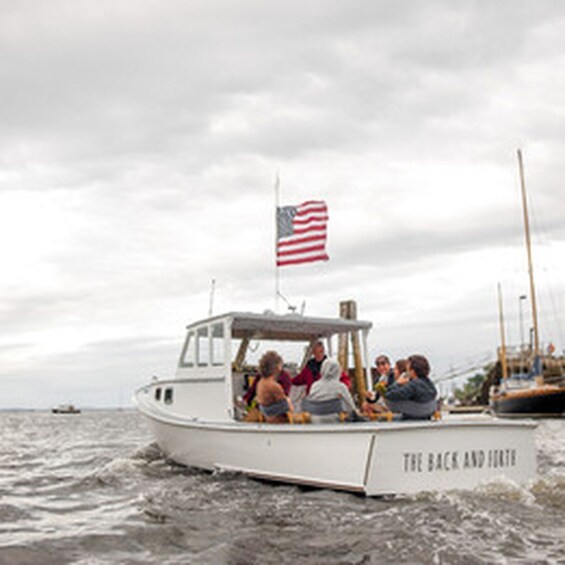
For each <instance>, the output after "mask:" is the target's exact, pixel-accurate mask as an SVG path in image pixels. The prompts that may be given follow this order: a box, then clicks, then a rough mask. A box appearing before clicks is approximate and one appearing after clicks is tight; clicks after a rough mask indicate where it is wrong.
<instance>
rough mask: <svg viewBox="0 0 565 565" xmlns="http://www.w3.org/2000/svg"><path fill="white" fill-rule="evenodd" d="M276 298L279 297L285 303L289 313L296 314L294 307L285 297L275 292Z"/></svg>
mask: <svg viewBox="0 0 565 565" xmlns="http://www.w3.org/2000/svg"><path fill="white" fill-rule="evenodd" d="M277 296H280V297H281V298H282V299H283V300H284V302H285V303H286V305H287V307H288V309H289V311H290V312H292V313H293V314H294V312H296V306H294V305H293V304H291V303H290V302H289V301H288V300H287V299H286V296H284V295H283V294H282V293H281V292H280V291H277Z"/></svg>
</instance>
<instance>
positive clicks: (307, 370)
mask: <svg viewBox="0 0 565 565" xmlns="http://www.w3.org/2000/svg"><path fill="white" fill-rule="evenodd" d="M326 357H327V356H326V348H325V347H324V344H323V342H321V341H317V342H316V343H315V344H314V346H313V347H312V358H311V359H310V360H309V361H308V362H307V363H306V365H304V368H303V369H302V371H300V373H298V375H296V377H294V378H293V379H292V384H293V386H301V385H306V394H308V393H309V392H310V387H311V386H312V385H313V384H314V383H315V382H316V381H317V380H318V379H319V378H320V367H321V366H322V363H323V362H324V360H325V359H326ZM339 380H340V381H341V382H342V383H343V384H344V385H345V386H346V387H347V388H351V380H350V378H349V377H348V375H347V374H346V373H343V372H342V373H341V377H340V379H339Z"/></svg>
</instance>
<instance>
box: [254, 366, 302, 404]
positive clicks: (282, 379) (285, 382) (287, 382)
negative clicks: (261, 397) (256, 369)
mask: <svg viewBox="0 0 565 565" xmlns="http://www.w3.org/2000/svg"><path fill="white" fill-rule="evenodd" d="M260 377H261V375H257V376H256V377H251V378H252V379H253V381H252V382H251V384H250V385H249V388H248V389H247V392H246V393H245V394H244V395H243V401H244V402H245V404H246V406H248V407H250V406H252V405H253V401H254V400H255V397H256V395H257V383H258V382H259V379H260ZM277 382H278V383H279V384H280V385H281V386H282V388H283V391H284V394H285V396H288V395H289V394H290V387H291V386H292V381H291V376H290V375H289V374H288V373H287V372H286V371H285V370H284V369H283V370H282V371H281V372H280V373H279V374H278V376H277Z"/></svg>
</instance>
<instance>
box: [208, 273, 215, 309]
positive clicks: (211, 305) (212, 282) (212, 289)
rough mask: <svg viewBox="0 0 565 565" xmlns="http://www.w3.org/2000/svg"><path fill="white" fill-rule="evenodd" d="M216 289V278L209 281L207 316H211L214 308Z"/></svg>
mask: <svg viewBox="0 0 565 565" xmlns="http://www.w3.org/2000/svg"><path fill="white" fill-rule="evenodd" d="M215 290H216V279H212V280H211V281H210V307H209V308H208V317H210V318H211V317H212V311H213V310H214V291H215Z"/></svg>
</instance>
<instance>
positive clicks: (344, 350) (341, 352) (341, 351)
mask: <svg viewBox="0 0 565 565" xmlns="http://www.w3.org/2000/svg"><path fill="white" fill-rule="evenodd" d="M348 304H349V303H348V302H340V303H339V317H340V318H346V319H347V318H348V311H349V309H348ZM348 343H349V342H348V339H347V334H339V337H338V352H337V360H338V363H339V365H340V366H341V370H342V371H346V372H347V370H348V368H349V367H348V366H347V365H348V359H349V351H348Z"/></svg>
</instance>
